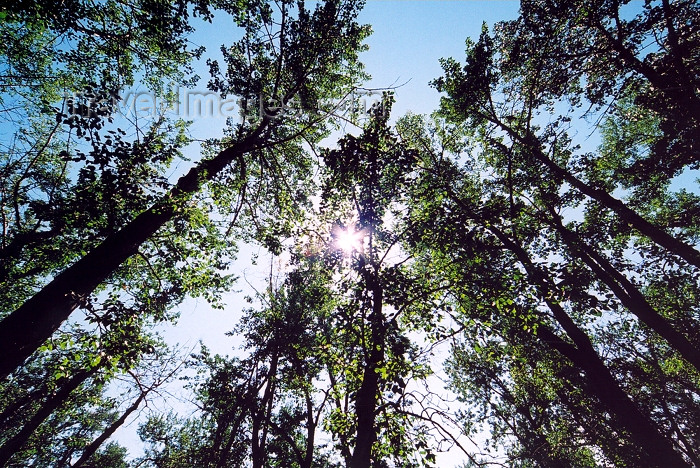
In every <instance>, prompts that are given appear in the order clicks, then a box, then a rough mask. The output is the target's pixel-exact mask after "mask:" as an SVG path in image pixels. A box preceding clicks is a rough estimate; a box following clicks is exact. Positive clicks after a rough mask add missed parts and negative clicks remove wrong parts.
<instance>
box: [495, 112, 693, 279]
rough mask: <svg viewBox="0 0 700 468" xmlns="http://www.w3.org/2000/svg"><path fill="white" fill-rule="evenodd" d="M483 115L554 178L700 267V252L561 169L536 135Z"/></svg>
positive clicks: (601, 191) (608, 195)
mask: <svg viewBox="0 0 700 468" xmlns="http://www.w3.org/2000/svg"><path fill="white" fill-rule="evenodd" d="M482 116H483V117H484V118H486V119H488V120H489V121H490V122H492V123H494V124H496V125H498V126H499V127H501V128H502V129H503V130H504V131H505V132H506V133H508V135H510V137H511V138H512V139H513V140H515V141H517V142H518V143H520V144H522V145H524V146H525V147H526V148H528V149H529V150H531V151H532V155H533V156H534V157H535V159H537V160H538V161H539V162H541V163H542V164H544V165H545V166H546V167H547V168H548V169H549V170H550V171H551V172H552V174H554V176H556V177H558V178H559V179H561V180H564V181H566V182H567V183H569V184H570V185H571V186H572V187H575V188H576V189H578V190H579V191H581V193H583V194H584V195H586V196H588V197H590V198H592V199H593V200H596V201H597V202H598V203H600V204H601V205H603V206H604V207H606V208H608V209H609V210H611V211H613V212H615V213H616V214H617V215H618V216H619V217H620V219H622V220H623V221H624V222H625V223H626V224H627V225H629V226H631V227H633V228H634V229H636V230H637V231H639V232H640V233H641V234H642V235H644V236H646V237H648V238H649V239H650V240H652V241H653V242H655V243H656V244H658V245H660V246H662V247H664V248H665V249H666V250H668V251H669V252H671V253H674V254H676V255H678V256H679V257H681V258H682V259H684V260H685V261H686V262H688V263H689V264H691V265H694V266H696V267H700V251H698V250H697V249H695V248H694V247H692V246H690V245H688V244H686V243H685V242H683V241H680V240H678V239H676V238H675V237H673V236H672V235H671V234H669V233H668V232H666V231H664V230H663V229H661V228H659V227H657V226H654V225H653V224H651V223H650V222H649V221H647V220H646V219H644V218H643V217H641V216H640V215H639V214H637V212H636V211H634V210H633V209H631V208H630V207H628V206H627V205H625V204H624V203H623V202H622V201H620V200H618V199H617V198H615V197H613V196H612V195H610V194H609V193H608V192H607V191H605V190H602V189H598V188H595V187H592V186H590V185H588V184H586V183H585V182H583V181H582V180H580V179H578V178H577V177H576V176H574V175H573V174H572V173H571V172H569V171H568V170H566V169H564V168H562V167H560V166H559V165H558V164H557V163H555V162H554V161H552V160H551V159H549V158H548V157H547V155H546V154H544V152H543V151H542V148H541V145H540V141H539V140H538V139H537V137H536V136H535V135H533V134H527V135H525V136H523V135H521V134H520V133H518V132H517V131H516V130H515V129H513V128H512V127H510V126H508V125H507V124H505V123H504V122H502V121H501V120H499V119H498V118H497V117H495V116H493V115H485V114H482Z"/></svg>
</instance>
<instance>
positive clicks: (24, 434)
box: [0, 367, 98, 466]
mask: <svg viewBox="0 0 700 468" xmlns="http://www.w3.org/2000/svg"><path fill="white" fill-rule="evenodd" d="M97 369H98V367H93V368H92V369H90V370H86V371H81V372H78V373H77V374H74V375H73V377H71V378H70V379H69V380H68V381H67V382H66V383H65V384H64V385H63V386H62V387H61V388H59V389H58V391H57V392H56V393H55V394H54V395H53V396H52V397H50V398H49V399H48V400H46V401H45V402H44V404H43V405H42V406H41V408H39V411H37V412H36V413H35V414H34V416H32V417H31V418H30V419H29V421H27V423H26V424H25V425H24V426H22V429H20V431H19V432H18V433H17V434H15V435H14V436H13V437H12V438H11V439H9V440H8V441H7V442H5V444H3V446H2V447H0V466H5V464H6V463H7V462H8V460H9V459H10V458H11V457H12V455H14V454H15V453H16V452H17V451H18V450H19V449H21V448H22V446H23V445H24V444H25V443H26V442H27V441H28V440H29V438H30V437H31V435H32V434H33V433H34V431H35V430H36V429H37V428H38V427H39V426H40V425H41V423H43V422H44V421H45V420H46V418H48V417H49V416H50V415H51V413H53V412H54V411H55V410H56V409H58V408H59V407H60V406H61V405H62V404H63V402H64V401H65V400H66V399H67V398H68V397H69V396H70V394H71V392H73V390H75V389H76V388H78V387H79V386H80V385H81V384H82V383H83V382H85V381H86V380H87V379H88V378H89V377H90V376H91V375H93V374H94V373H96V372H97Z"/></svg>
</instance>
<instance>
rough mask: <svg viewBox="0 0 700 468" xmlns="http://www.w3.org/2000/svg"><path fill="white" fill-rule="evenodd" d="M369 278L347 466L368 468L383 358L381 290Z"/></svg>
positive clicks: (375, 281) (374, 430)
mask: <svg viewBox="0 0 700 468" xmlns="http://www.w3.org/2000/svg"><path fill="white" fill-rule="evenodd" d="M374 276H375V277H373V278H372V283H371V289H372V313H371V314H370V317H369V323H370V327H372V329H371V332H370V333H371V342H370V344H369V346H370V349H369V353H368V360H367V362H366V363H365V368H364V374H363V376H362V384H361V385H360V389H359V390H358V392H357V399H356V401H355V414H356V415H357V436H356V438H355V450H354V451H353V453H352V458H351V460H350V468H369V467H370V464H371V461H372V445H374V442H375V441H376V440H377V427H376V424H375V420H376V416H377V395H378V393H379V374H377V369H378V368H379V366H380V365H381V363H382V361H384V335H385V326H384V316H383V315H382V303H383V291H382V288H381V286H380V285H379V282H378V279H377V278H376V275H374Z"/></svg>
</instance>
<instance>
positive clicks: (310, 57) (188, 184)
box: [0, 2, 366, 375]
mask: <svg viewBox="0 0 700 468" xmlns="http://www.w3.org/2000/svg"><path fill="white" fill-rule="evenodd" d="M297 6H298V7H299V11H298V14H297V15H296V17H293V16H292V14H293V12H292V11H291V10H293V9H294V7H293V6H292V5H288V4H286V3H285V4H284V5H283V6H282V7H281V11H280V12H279V13H280V14H281V15H282V18H283V20H282V21H281V26H280V27H281V30H279V31H277V32H276V33H272V32H270V31H272V30H274V29H275V28H273V27H272V26H273V24H276V23H277V22H276V20H275V18H274V17H273V14H272V9H271V7H270V6H269V5H267V4H263V3H256V2H254V3H253V4H251V5H246V6H245V8H243V7H240V9H239V7H238V6H235V7H231V8H230V9H229V10H228V11H229V12H230V13H231V14H233V15H234V16H235V17H236V18H237V21H238V24H239V26H240V27H242V28H244V30H245V35H244V38H243V39H241V41H239V42H238V43H237V44H236V45H235V46H234V47H232V48H231V49H229V50H230V52H227V54H226V59H227V61H228V62H229V65H230V66H229V67H228V71H227V73H226V74H224V75H219V73H218V70H219V69H218V64H216V63H213V62H212V64H211V67H212V72H213V74H214V75H215V76H214V78H213V80H212V82H211V86H212V89H214V90H216V91H219V92H221V93H222V94H223V95H224V96H225V95H228V94H236V95H238V96H241V97H242V98H243V99H245V100H247V101H248V102H254V101H255V99H257V98H259V97H260V96H271V97H275V98H276V97H279V98H280V99H282V102H285V103H288V102H289V101H290V100H291V99H292V98H295V97H299V99H300V100H301V105H302V106H303V109H317V108H320V107H321V104H322V103H323V101H324V100H326V99H332V98H338V97H341V96H342V95H343V93H344V92H345V90H347V89H349V87H351V86H352V83H353V82H354V79H355V77H356V76H357V75H358V72H359V68H358V65H357V63H356V53H357V49H358V47H359V44H360V41H361V40H362V38H363V36H364V35H365V33H366V31H365V29H364V28H361V27H360V26H358V25H357V24H356V23H355V22H354V16H355V15H356V13H357V8H358V5H355V4H351V3H340V2H328V3H326V4H323V5H319V6H318V7H317V9H316V11H315V12H313V13H311V12H309V11H307V10H306V9H305V8H304V7H303V6H301V5H297ZM273 34H279V37H280V38H281V41H280V42H279V43H277V42H276V41H275V39H274V37H276V36H273ZM261 39H262V41H261ZM273 44H276V47H275V46H273ZM301 44H305V46H304V47H303V48H302V47H301ZM309 44H312V45H313V46H312V47H310V46H309ZM244 53H245V54H247V53H250V55H244ZM245 57H250V61H247V60H248V59H246V58H245ZM241 61H243V62H241ZM237 64H240V65H245V66H241V67H238V66H234V65H237ZM275 117H276V116H275V115H269V114H268V113H265V115H263V116H261V117H260V118H259V119H257V120H256V121H254V122H253V123H248V122H246V123H242V124H239V125H237V126H236V128H235V129H233V130H232V137H231V138H230V139H228V140H226V141H224V142H222V144H221V149H220V150H219V152H218V153H217V154H215V155H214V156H213V157H208V158H204V159H203V160H202V161H201V162H200V163H199V164H197V165H196V166H195V167H193V168H192V169H191V170H190V171H189V172H188V173H187V174H186V175H184V176H182V177H181V178H180V179H179V181H178V182H177V184H176V185H175V186H174V187H173V188H171V189H170V190H169V191H167V192H166V193H164V194H163V195H162V196H161V197H159V198H158V199H157V200H156V201H155V202H154V204H153V205H151V206H150V207H149V208H147V209H146V210H145V211H142V212H141V213H140V214H138V215H137V216H135V217H134V218H133V219H131V220H129V221H127V222H125V223H124V224H123V225H122V226H119V228H118V229H116V230H115V231H114V232H113V233H111V234H109V235H107V236H106V237H105V238H104V240H103V241H101V242H100V243H99V244H97V245H96V246H95V247H94V248H93V249H92V250H91V251H90V252H89V253H87V254H86V255H84V256H82V258H80V259H79V260H78V261H76V262H75V263H73V264H72V265H71V266H69V267H67V268H66V269H64V270H63V271H61V272H60V274H57V275H56V276H55V278H54V279H53V280H51V281H50V282H49V283H48V284H46V286H44V287H43V288H42V289H41V290H40V291H38V292H37V293H36V294H34V295H33V296H32V297H31V298H30V299H28V300H27V301H25V302H24V303H23V304H22V305H21V306H19V307H18V308H17V309H16V310H15V311H14V312H13V313H11V314H10V315H8V316H7V317H5V318H4V319H3V321H2V322H1V323H0V335H1V336H2V343H3V345H2V346H3V350H2V352H3V355H4V356H5V357H4V358H3V367H2V374H3V375H6V374H7V373H8V372H10V371H12V370H13V369H15V368H16V367H17V366H19V365H20V364H21V363H22V362H23V361H24V359H26V357H27V356H29V354H30V353H31V352H33V351H34V350H35V349H37V348H38V347H39V346H40V345H41V343H43V342H44V341H45V340H46V339H47V338H48V337H49V336H50V335H51V333H53V332H54V331H55V330H56V329H57V328H58V326H60V324H61V323H62V322H63V321H64V320H65V319H66V318H67V317H68V316H69V315H70V313H71V311H72V310H74V309H75V308H76V307H78V306H79V305H80V304H81V301H82V300H83V299H82V298H84V297H86V296H88V295H89V294H91V293H92V292H93V291H94V290H95V289H96V288H97V287H98V286H99V285H100V284H101V283H102V282H103V281H105V280H106V279H108V278H109V277H110V275H112V274H113V273H114V271H115V270H117V268H118V267H119V265H121V264H122V263H123V262H124V261H126V260H127V259H128V258H129V257H131V256H132V255H134V254H136V253H137V251H138V248H139V246H141V245H142V244H143V243H144V242H146V240H147V239H149V238H150V237H152V236H153V235H154V234H155V233H156V232H157V231H158V229H159V228H161V227H162V226H163V225H164V224H166V223H167V222H168V221H170V220H172V219H173V218H174V217H175V215H176V213H177V212H178V211H179V210H183V209H185V206H186V202H187V200H189V199H191V198H192V195H193V194H195V193H197V192H198V191H199V190H200V189H201V188H202V186H203V185H204V184H205V182H207V181H211V180H213V179H215V178H216V177H234V178H237V176H239V173H240V177H241V178H242V179H243V180H245V179H246V178H247V177H249V176H250V173H249V169H248V168H247V165H249V164H250V165H253V164H256V163H257V164H259V166H258V167H259V168H261V169H264V170H266V171H268V170H269V171H272V172H273V173H276V172H278V171H280V170H281V168H282V167H292V166H293V159H294V158H293V156H295V155H296V156H300V154H299V150H298V148H299V145H300V144H301V141H303V140H302V139H306V140H307V141H314V140H316V139H317V138H318V137H319V135H320V134H322V132H323V122H324V121H325V120H326V115H325V113H323V112H321V113H320V115H318V113H314V112H311V113H310V114H305V115H304V116H303V117H300V118H298V119H290V118H288V119H282V120H276V119H275ZM273 146H276V148H277V150H278V151H280V152H284V154H285V155H287V156H288V158H286V160H285V161H284V164H283V162H282V161H281V160H280V159H277V158H278V156H277V154H279V153H276V152H272V151H271V148H272V147H273ZM283 148H284V149H283ZM246 158H251V160H250V161H249V160H247V159H246ZM302 161H303V159H302ZM232 163H236V164H237V170H236V171H232V170H230V165H231V164H232ZM302 164H303V162H302ZM227 169H228V172H227V171H226V170H227ZM239 180H240V179H239ZM238 183H239V184H240V183H241V182H238Z"/></svg>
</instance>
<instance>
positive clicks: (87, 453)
mask: <svg viewBox="0 0 700 468" xmlns="http://www.w3.org/2000/svg"><path fill="white" fill-rule="evenodd" d="M145 398H146V393H145V392H141V394H140V395H139V397H138V398H137V399H136V401H134V402H133V403H132V404H131V406H129V407H128V408H127V409H126V411H124V413H123V414H122V415H121V416H120V417H119V419H117V420H116V421H114V422H113V423H112V424H111V425H110V426H109V427H108V428H107V429H105V431H104V432H103V433H102V434H101V435H100V436H99V437H98V438H97V439H95V440H93V441H92V443H91V444H90V445H88V446H87V447H86V448H85V450H84V451H83V454H82V455H81V456H80V458H79V459H78V461H76V462H75V463H74V464H73V465H72V468H78V467H80V466H83V463H85V462H86V461H88V460H89V459H90V457H91V456H93V455H94V454H95V452H97V449H99V448H100V446H101V445H102V444H103V443H104V442H105V441H106V440H107V439H109V438H110V437H111V436H112V434H114V432H115V431H116V430H117V429H119V428H120V427H121V425H122V424H124V422H125V421H126V418H128V417H129V415H130V414H131V413H133V412H134V411H136V410H137V409H138V407H139V405H140V404H141V402H142V401H143V400H144V399H145Z"/></svg>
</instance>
